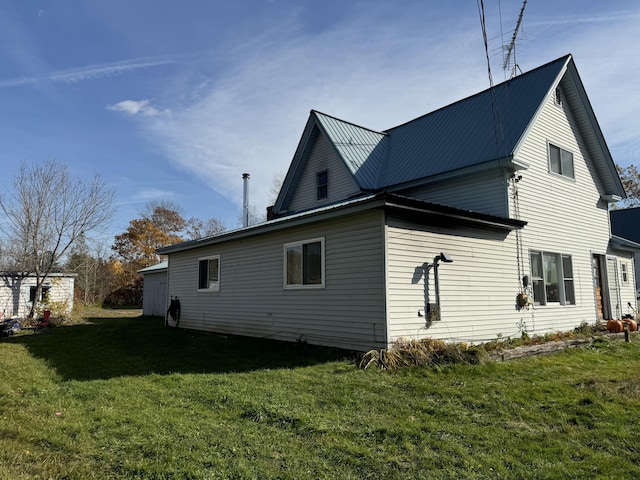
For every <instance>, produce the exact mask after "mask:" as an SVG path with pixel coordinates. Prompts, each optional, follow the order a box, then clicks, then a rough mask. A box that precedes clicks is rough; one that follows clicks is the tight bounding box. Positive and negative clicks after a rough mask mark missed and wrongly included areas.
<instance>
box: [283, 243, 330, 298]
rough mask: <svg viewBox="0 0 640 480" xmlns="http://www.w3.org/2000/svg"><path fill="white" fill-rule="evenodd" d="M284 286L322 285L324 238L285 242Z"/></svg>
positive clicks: (307, 286)
mask: <svg viewBox="0 0 640 480" xmlns="http://www.w3.org/2000/svg"><path fill="white" fill-rule="evenodd" d="M284 286H285V288H314V287H315V288H322V287H324V238H316V239H312V240H305V241H302V242H292V243H287V244H285V246H284Z"/></svg>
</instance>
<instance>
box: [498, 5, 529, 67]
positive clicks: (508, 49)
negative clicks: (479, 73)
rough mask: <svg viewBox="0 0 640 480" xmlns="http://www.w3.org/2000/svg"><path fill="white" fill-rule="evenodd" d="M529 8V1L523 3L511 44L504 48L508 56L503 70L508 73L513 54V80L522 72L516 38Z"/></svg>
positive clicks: (505, 58)
mask: <svg viewBox="0 0 640 480" xmlns="http://www.w3.org/2000/svg"><path fill="white" fill-rule="evenodd" d="M526 6H527V0H524V2H522V8H521V9H520V15H518V21H517V22H516V28H515V29H514V30H513V35H512V36H511V43H510V44H509V46H508V47H506V48H504V49H505V50H506V55H505V57H504V63H503V64H502V69H503V70H504V71H505V72H506V71H507V68H509V65H510V63H511V54H513V69H512V70H511V77H510V78H513V77H515V76H516V75H517V73H518V72H517V71H518V70H520V66H519V65H518V62H517V61H516V37H517V36H518V30H520V24H522V17H523V16H524V7H526ZM520 73H522V70H520Z"/></svg>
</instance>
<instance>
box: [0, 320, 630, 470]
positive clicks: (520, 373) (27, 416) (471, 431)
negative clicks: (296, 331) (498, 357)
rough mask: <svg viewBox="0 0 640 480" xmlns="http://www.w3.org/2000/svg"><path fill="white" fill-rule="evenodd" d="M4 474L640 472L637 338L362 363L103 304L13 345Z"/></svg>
mask: <svg viewBox="0 0 640 480" xmlns="http://www.w3.org/2000/svg"><path fill="white" fill-rule="evenodd" d="M0 415H1V421H0V478H1V479H20V478H55V479H59V478H100V479H105V478H159V479H161V478H166V479H169V478H171V479H178V478H180V479H182V478H184V479H187V478H189V479H197V478H234V479H244V478H256V479H268V478H283V479H320V478H327V479H360V478H385V479H388V478H407V479H414V478H435V479H438V478H442V479H445V478H446V479H449V478H456V479H457V478H491V479H497V478H505V479H518V478H522V479H534V478H544V479H547V478H558V479H567V478H589V479H590V478H606V479H610V478H621V479H632V478H640V339H638V337H636V336H634V337H632V342H631V343H624V342H619V341H609V340H606V339H605V340H598V341H597V342H596V343H595V344H594V346H591V347H584V348H580V349H571V350H568V351H565V352H563V353H559V354H555V355H549V356H544V357H537V358H528V359H524V360H519V361H512V362H508V363H490V364H488V365H457V366H453V367H445V368H441V369H439V370H433V369H420V368H414V369H406V370H403V371H399V372H385V371H379V370H360V369H358V368H357V367H356V366H355V359H354V358H353V357H349V355H348V354H346V353H345V352H342V351H338V350H328V349H320V348H313V347H309V346H305V345H295V344H286V343H278V342H271V341H266V340H251V339H240V338H236V337H226V336H217V335H204V334H202V335H200V334H194V333H188V332H183V331H175V330H171V329H165V328H164V327H163V322H162V320H160V319H157V318H145V317H122V318H94V319H91V320H90V321H89V322H87V323H86V324H82V325H77V326H72V327H57V328H54V329H53V330H52V332H51V334H32V333H27V334H24V335H20V336H15V337H13V338H9V339H3V340H2V341H1V342H0Z"/></svg>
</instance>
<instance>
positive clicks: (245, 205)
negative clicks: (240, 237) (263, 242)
mask: <svg viewBox="0 0 640 480" xmlns="http://www.w3.org/2000/svg"><path fill="white" fill-rule="evenodd" d="M249 178H250V177H249V174H248V173H243V174H242V181H243V189H242V190H243V191H242V193H243V202H242V226H243V227H248V226H249Z"/></svg>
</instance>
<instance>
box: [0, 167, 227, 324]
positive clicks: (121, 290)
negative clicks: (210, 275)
mask: <svg viewBox="0 0 640 480" xmlns="http://www.w3.org/2000/svg"><path fill="white" fill-rule="evenodd" d="M114 199H115V194H114V192H113V191H112V190H111V189H109V188H108V186H107V185H106V183H105V182H104V181H103V180H102V178H101V177H100V175H99V174H96V175H94V176H93V177H92V178H90V179H88V180H87V179H83V178H80V177H78V176H76V175H73V174H72V173H71V172H70V171H69V168H68V167H67V166H66V165H65V164H64V163H61V162H59V161H57V160H50V161H47V162H44V163H40V164H37V163H33V164H29V163H27V162H23V163H22V164H21V167H20V169H19V172H18V173H17V174H16V176H15V177H14V179H13V183H12V184H11V186H10V188H8V189H7V190H6V191H5V192H2V193H0V211H1V212H2V213H3V214H4V218H3V219H2V220H0V227H1V228H2V232H3V235H2V237H0V276H4V277H8V276H12V277H27V276H29V277H35V279H36V293H35V298H41V296H42V288H43V285H44V284H45V282H46V281H47V279H48V278H49V276H50V274H52V273H57V272H66V273H75V274H76V281H75V302H77V303H80V304H87V305H91V304H99V303H103V302H105V300H109V299H110V298H111V299H112V301H113V303H114V304H117V303H121V302H123V301H125V302H127V301H131V300H137V299H139V300H141V295H142V279H141V276H140V274H139V273H138V272H139V270H141V269H143V268H145V267H149V266H152V265H155V264H157V263H159V262H160V261H161V258H160V257H159V256H158V255H157V254H156V253H155V252H156V249H158V248H160V247H163V246H166V245H170V244H173V243H177V242H181V241H184V240H190V239H195V238H202V237H206V236H209V235H215V234H218V233H221V232H223V231H225V229H226V227H225V225H224V224H223V223H222V222H221V221H220V220H218V219H216V218H209V219H206V220H202V219H199V218H195V217H191V218H188V219H185V218H184V217H183V216H182V214H181V209H180V207H179V206H177V205H175V204H173V203H171V202H169V201H166V200H165V201H157V202H150V203H149V204H147V205H146V206H145V208H144V209H143V210H142V211H141V212H139V217H138V218H135V219H133V220H131V221H130V222H129V226H128V227H127V229H126V230H125V231H124V232H122V233H121V234H118V235H116V236H115V238H114V240H113V243H112V244H111V245H109V246H105V244H104V242H97V241H95V240H92V235H93V234H99V233H100V231H101V230H102V229H104V228H105V226H106V225H108V224H109V222H110V220H111V219H112V217H113V213H114ZM36 308H37V302H33V303H32V305H31V310H30V312H29V316H30V317H33V316H34V315H35V313H36Z"/></svg>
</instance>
